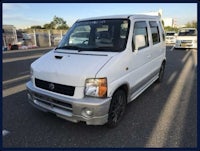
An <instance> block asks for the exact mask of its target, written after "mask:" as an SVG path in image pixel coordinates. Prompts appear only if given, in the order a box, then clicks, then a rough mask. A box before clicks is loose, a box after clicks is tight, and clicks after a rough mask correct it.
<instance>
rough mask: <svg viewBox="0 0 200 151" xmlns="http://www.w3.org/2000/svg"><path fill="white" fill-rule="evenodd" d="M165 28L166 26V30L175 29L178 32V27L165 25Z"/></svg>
mask: <svg viewBox="0 0 200 151" xmlns="http://www.w3.org/2000/svg"><path fill="white" fill-rule="evenodd" d="M164 28H165V31H175V32H178V28H176V27H171V26H167V27H164Z"/></svg>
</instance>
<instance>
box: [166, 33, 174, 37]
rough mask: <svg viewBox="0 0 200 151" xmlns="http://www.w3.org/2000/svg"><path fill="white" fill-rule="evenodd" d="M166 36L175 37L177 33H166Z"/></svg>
mask: <svg viewBox="0 0 200 151" xmlns="http://www.w3.org/2000/svg"><path fill="white" fill-rule="evenodd" d="M166 36H175V33H166Z"/></svg>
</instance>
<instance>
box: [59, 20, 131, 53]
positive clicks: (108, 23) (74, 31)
mask: <svg viewBox="0 0 200 151" xmlns="http://www.w3.org/2000/svg"><path fill="white" fill-rule="evenodd" d="M129 26H130V21H129V20H128V19H106V20H90V21H79V22H76V23H75V24H74V25H73V26H72V27H71V29H70V30H69V31H68V33H67V34H66V35H65V36H64V38H63V39H62V40H61V42H60V43H59V45H58V47H57V49H69V50H79V51H109V52H121V51H123V50H124V49H125V47H126V43H127V37H128V31H129Z"/></svg>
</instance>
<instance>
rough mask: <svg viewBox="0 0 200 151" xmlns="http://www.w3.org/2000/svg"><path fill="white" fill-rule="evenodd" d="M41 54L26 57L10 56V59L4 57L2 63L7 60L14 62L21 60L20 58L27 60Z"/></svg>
mask: <svg viewBox="0 0 200 151" xmlns="http://www.w3.org/2000/svg"><path fill="white" fill-rule="evenodd" d="M42 55H43V54H39V55H34V56H27V57H18V58H10V59H4V60H3V63H8V62H14V61H21V60H28V59H34V58H39V57H41V56H42Z"/></svg>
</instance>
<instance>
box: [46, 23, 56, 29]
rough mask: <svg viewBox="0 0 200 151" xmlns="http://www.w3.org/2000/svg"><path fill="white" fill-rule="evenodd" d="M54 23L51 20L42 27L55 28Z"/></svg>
mask: <svg viewBox="0 0 200 151" xmlns="http://www.w3.org/2000/svg"><path fill="white" fill-rule="evenodd" d="M54 26H55V25H54V24H53V23H52V22H51V23H49V24H44V26H43V28H44V29H55V27H54Z"/></svg>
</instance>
